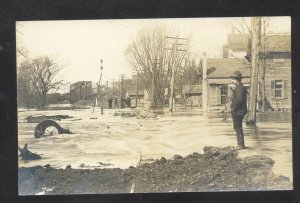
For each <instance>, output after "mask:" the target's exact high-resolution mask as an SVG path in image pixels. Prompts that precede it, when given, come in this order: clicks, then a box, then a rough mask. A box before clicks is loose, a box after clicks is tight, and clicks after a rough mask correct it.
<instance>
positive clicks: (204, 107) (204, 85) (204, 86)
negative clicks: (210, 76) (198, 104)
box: [202, 52, 208, 113]
mask: <svg viewBox="0 0 300 203" xmlns="http://www.w3.org/2000/svg"><path fill="white" fill-rule="evenodd" d="M202 76H203V77H202V110H203V112H204V113H205V112H207V110H208V92H207V61H206V52H204V53H203V57H202Z"/></svg>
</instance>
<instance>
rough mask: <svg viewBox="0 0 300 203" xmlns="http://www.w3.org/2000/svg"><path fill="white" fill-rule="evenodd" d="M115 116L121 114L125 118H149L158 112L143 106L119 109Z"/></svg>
mask: <svg viewBox="0 0 300 203" xmlns="http://www.w3.org/2000/svg"><path fill="white" fill-rule="evenodd" d="M114 116H121V117H123V118H130V117H136V118H137V119H148V118H156V117H157V115H156V114H154V113H151V112H149V111H147V110H145V109H142V108H136V109H130V110H129V111H125V110H123V111H117V112H115V113H114Z"/></svg>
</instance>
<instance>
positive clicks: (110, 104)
mask: <svg viewBox="0 0 300 203" xmlns="http://www.w3.org/2000/svg"><path fill="white" fill-rule="evenodd" d="M112 102H113V99H112V98H109V99H108V108H110V109H111V108H112Z"/></svg>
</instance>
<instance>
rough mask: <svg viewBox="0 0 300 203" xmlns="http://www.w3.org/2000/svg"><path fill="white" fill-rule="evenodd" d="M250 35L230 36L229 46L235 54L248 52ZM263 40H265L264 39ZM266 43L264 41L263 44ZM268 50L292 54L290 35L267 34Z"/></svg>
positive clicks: (266, 43)
mask: <svg viewBox="0 0 300 203" xmlns="http://www.w3.org/2000/svg"><path fill="white" fill-rule="evenodd" d="M249 37H250V34H228V36H227V44H228V46H229V49H231V50H232V51H234V52H239V51H247V47H248V43H249V39H250V38H249ZM262 40H263V38H262ZM263 43H264V42H263V41H262V44H263ZM265 45H266V50H267V51H272V52H291V35H290V34H279V33H277V34H266V41H265Z"/></svg>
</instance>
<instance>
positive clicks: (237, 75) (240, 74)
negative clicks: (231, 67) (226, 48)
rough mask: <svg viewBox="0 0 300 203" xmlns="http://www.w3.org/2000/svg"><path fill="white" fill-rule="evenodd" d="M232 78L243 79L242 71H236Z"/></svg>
mask: <svg viewBox="0 0 300 203" xmlns="http://www.w3.org/2000/svg"><path fill="white" fill-rule="evenodd" d="M231 77H232V78H239V79H242V78H243V76H242V73H241V72H240V71H235V72H234V73H233V74H232V75H231Z"/></svg>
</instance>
